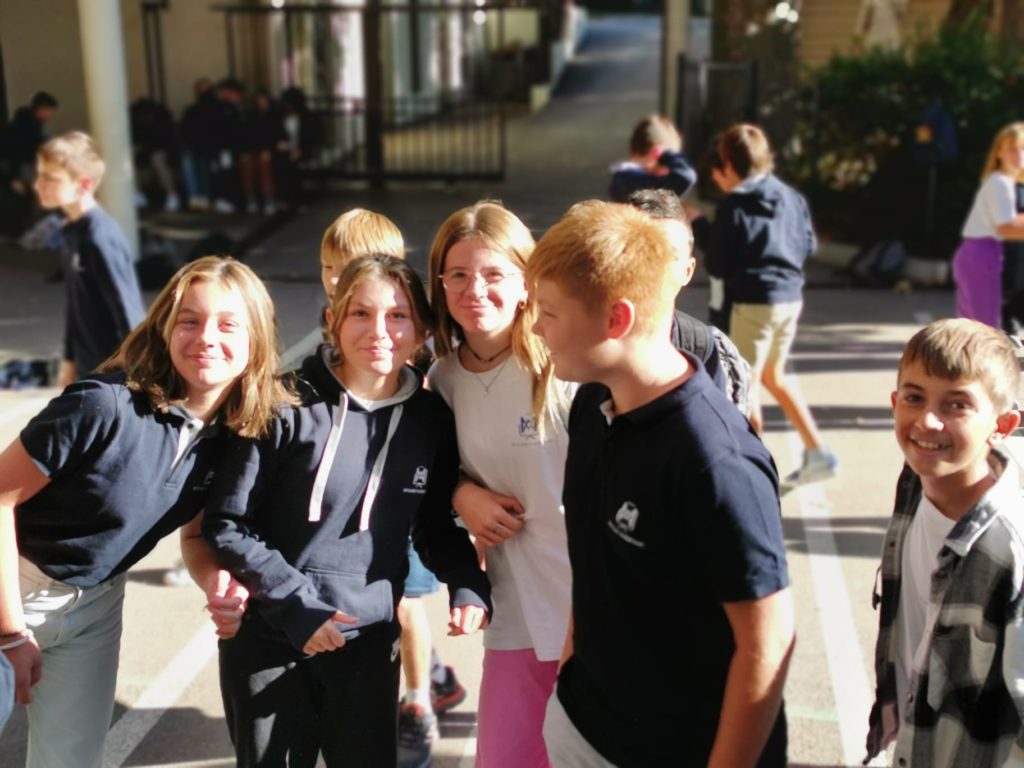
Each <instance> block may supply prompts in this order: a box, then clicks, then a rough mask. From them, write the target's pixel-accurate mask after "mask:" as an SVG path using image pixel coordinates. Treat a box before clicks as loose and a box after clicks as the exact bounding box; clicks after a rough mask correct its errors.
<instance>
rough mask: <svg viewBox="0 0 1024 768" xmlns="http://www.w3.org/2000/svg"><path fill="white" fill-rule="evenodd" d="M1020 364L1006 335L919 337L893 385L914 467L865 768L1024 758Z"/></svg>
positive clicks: (898, 422)
mask: <svg viewBox="0 0 1024 768" xmlns="http://www.w3.org/2000/svg"><path fill="white" fill-rule="evenodd" d="M1019 379H1020V367H1019V364H1018V362H1017V359H1016V355H1015V353H1014V347H1013V345H1012V344H1011V343H1010V341H1009V340H1008V339H1007V337H1006V336H1005V335H1004V334H1003V333H1002V332H1000V331H998V330H996V329H994V328H990V327H988V326H986V325H983V324H981V323H978V322H975V321H973V320H965V319H955V320H940V321H938V322H935V323H932V324H931V325H929V326H927V327H926V328H924V329H922V330H921V331H919V332H918V333H917V334H915V335H914V337H913V338H912V339H911V340H910V342H909V343H908V344H907V347H906V349H905V350H904V352H903V357H902V359H901V360H900V367H899V376H898V379H897V388H896V391H895V392H893V393H892V405H893V414H894V418H895V426H896V440H897V442H898V443H899V445H900V448H901V449H902V450H903V454H904V456H905V457H906V466H905V467H904V470H903V473H902V475H901V476H900V479H899V483H898V485H897V490H896V506H895V510H894V512H893V518H892V521H891V522H890V524H889V530H888V533H887V534H886V537H885V545H884V547H883V550H882V553H883V554H882V567H881V576H882V590H881V596H880V597H879V596H878V595H876V597H875V600H876V604H877V603H878V602H879V600H880V602H881V614H880V621H879V624H880V626H879V633H878V643H877V647H876V652H875V673H876V675H877V688H876V694H875V705H874V707H873V708H872V710H871V716H870V731H869V733H868V739H867V749H868V757H867V759H865V764H866V763H867V762H868V760H870V759H871V758H872V757H874V756H875V755H877V754H878V753H879V752H881V751H882V750H883V749H885V747H886V746H887V745H888V744H889V743H890V742H892V741H893V740H895V741H896V748H895V753H894V756H893V765H896V766H900V768H907V767H908V766H920V767H922V768H923V767H925V766H927V767H928V768H931V766H971V768H979V767H980V766H1007V765H1017V766H1020V765H1024V731H1022V728H1021V723H1022V718H1024V594H1022V591H1021V587H1022V582H1024V502H1022V499H1021V490H1020V480H1019V474H1018V470H1017V466H1016V464H1014V463H1013V461H1012V460H1011V459H1010V458H1009V456H1008V454H1007V453H1006V452H1005V451H1004V450H1003V449H1002V447H1001V446H1002V443H1003V441H1004V440H1005V438H1007V437H1008V436H1010V435H1011V434H1012V433H1013V431H1014V430H1015V429H1016V428H1017V425H1018V424H1019V423H1020V414H1019V413H1018V411H1017V406H1016V403H1015V402H1014V398H1015V396H1016V393H1017V388H1018V383H1019Z"/></svg>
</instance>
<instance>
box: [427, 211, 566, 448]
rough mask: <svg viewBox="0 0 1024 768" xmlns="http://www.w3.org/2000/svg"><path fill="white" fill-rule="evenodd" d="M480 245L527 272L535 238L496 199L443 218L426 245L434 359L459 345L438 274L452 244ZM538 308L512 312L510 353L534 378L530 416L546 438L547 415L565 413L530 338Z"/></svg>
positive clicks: (536, 342) (542, 353) (539, 346)
mask: <svg viewBox="0 0 1024 768" xmlns="http://www.w3.org/2000/svg"><path fill="white" fill-rule="evenodd" d="M464 240H480V241H481V242H483V243H484V244H485V245H486V246H487V247H488V248H490V249H491V250H493V251H495V252H497V253H500V254H502V255H504V256H505V257H506V258H507V259H508V260H509V261H511V262H512V263H513V264H515V265H516V267H518V268H519V269H521V270H524V271H525V269H526V266H527V263H528V262H529V260H530V258H531V255H532V254H533V249H534V245H535V244H534V240H533V235H532V234H530V230H529V229H527V227H526V225H525V224H523V222H522V221H520V220H519V217H517V216H516V215H515V214H514V213H512V211H510V210H508V208H506V207H505V206H504V205H502V204H501V203H500V202H499V201H497V200H480V201H479V202H477V203H474V204H473V205H470V206H467V207H466V208H461V209H459V210H457V211H456V212H455V213H453V214H452V215H451V216H449V217H448V218H447V219H445V221H444V223H443V224H442V225H441V228H440V229H438V231H437V235H436V236H435V237H434V242H433V244H432V245H431V246H430V267H429V271H430V301H431V305H432V306H433V308H434V322H435V325H436V331H435V334H434V352H435V354H436V355H437V356H438V358H441V357H444V356H445V355H448V354H451V352H452V351H454V349H455V342H456V341H462V340H463V338H464V337H463V335H462V328H461V327H460V326H459V324H458V323H456V322H455V321H454V320H453V319H452V316H451V314H450V313H449V312H448V301H447V297H446V296H445V290H444V284H443V283H442V282H441V275H442V273H443V272H444V267H445V259H446V258H447V256H448V251H450V250H451V249H452V248H453V247H454V246H455V244H456V243H460V242H462V241H464ZM535 320H536V309H535V308H534V306H533V304H532V302H529V301H528V302H526V305H525V306H520V307H518V308H517V309H516V313H515V317H514V318H513V320H512V353H513V354H514V355H515V358H516V361H517V362H518V363H519V365H520V366H521V367H522V368H523V369H525V370H526V371H528V372H529V373H530V375H531V377H532V378H533V397H532V399H533V415H534V416H535V417H536V419H537V426H538V431H539V432H540V433H541V435H543V434H544V424H545V419H544V416H545V415H550V416H553V417H557V418H558V419H559V420H560V419H561V416H563V415H564V411H567V409H568V403H567V402H566V400H565V397H564V394H563V393H562V390H561V389H560V388H559V387H558V386H556V384H555V378H554V372H553V368H552V366H551V361H550V360H549V359H548V353H547V348H546V347H545V346H544V344H543V342H541V340H540V339H539V338H537V336H536V335H535V334H534V333H533V330H532V329H533V323H534V321H535Z"/></svg>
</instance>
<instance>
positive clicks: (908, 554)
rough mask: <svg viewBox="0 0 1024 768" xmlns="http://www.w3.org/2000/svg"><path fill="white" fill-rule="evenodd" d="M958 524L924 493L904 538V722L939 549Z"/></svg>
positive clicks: (899, 665)
mask: <svg viewBox="0 0 1024 768" xmlns="http://www.w3.org/2000/svg"><path fill="white" fill-rule="evenodd" d="M955 524H956V523H955V521H953V520H950V519H949V518H948V517H946V516H945V515H944V514H942V513H941V512H940V511H939V509H938V507H936V506H935V505H934V504H932V503H931V502H930V501H928V499H927V498H925V497H924V496H923V495H922V496H921V502H920V503H919V504H918V506H917V514H916V515H914V519H913V521H912V522H911V523H910V528H909V529H908V530H907V535H906V538H905V539H904V541H903V561H902V562H903V564H902V567H901V571H902V576H901V586H900V607H899V611H898V612H897V614H896V706H897V708H898V710H899V713H900V720H901V721H902V720H903V714H904V712H903V708H904V707H905V706H906V701H907V693H908V692H909V691H910V680H911V677H912V676H913V674H914V657H915V656H916V655H917V653H918V650H919V649H920V647H921V645H922V643H921V641H922V639H924V636H925V632H926V631H927V627H928V623H929V616H928V603H929V597H930V595H931V588H932V574H933V573H934V572H935V568H936V566H937V565H938V562H939V550H941V549H942V545H943V543H944V542H945V540H946V537H947V536H948V535H949V532H950V531H952V530H953V526H954V525H955Z"/></svg>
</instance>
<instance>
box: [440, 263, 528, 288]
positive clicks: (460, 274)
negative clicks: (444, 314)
mask: <svg viewBox="0 0 1024 768" xmlns="http://www.w3.org/2000/svg"><path fill="white" fill-rule="evenodd" d="M521 275H522V272H502V271H501V270H500V269H497V268H494V269H482V270H480V271H479V272H471V271H470V270H468V269H449V270H446V271H444V272H442V273H441V283H442V284H443V285H444V289H445V290H446V291H451V292H452V293H462V291H465V290H466V289H468V288H469V286H470V284H473V285H475V284H476V279H477V278H478V277H479V278H480V279H482V280H483V281H484V285H487V286H494V285H498V284H499V283H501V282H503V281H505V280H508V279H509V278H510V277H516V276H521Z"/></svg>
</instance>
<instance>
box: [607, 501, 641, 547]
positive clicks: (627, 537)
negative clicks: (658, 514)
mask: <svg viewBox="0 0 1024 768" xmlns="http://www.w3.org/2000/svg"><path fill="white" fill-rule="evenodd" d="M639 519H640V509H639V507H637V505H636V504H634V503H633V502H632V501H624V502H623V503H622V506H621V507H619V511H618V512H616V513H615V517H614V518H613V519H611V520H609V521H608V527H609V528H610V529H611V530H612V531H613V532H614V533H615V534H616V535H617V536H618V537H619V538H620V539H622V540H623V541H626V542H629V543H630V544H632V545H633V546H635V547H643V546H645V545H644V542H642V541H640V540H639V539H635V538H634V537H633V536H632V535H631V534H632V533H633V531H634V530H635V529H636V524H637V521H638V520H639Z"/></svg>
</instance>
